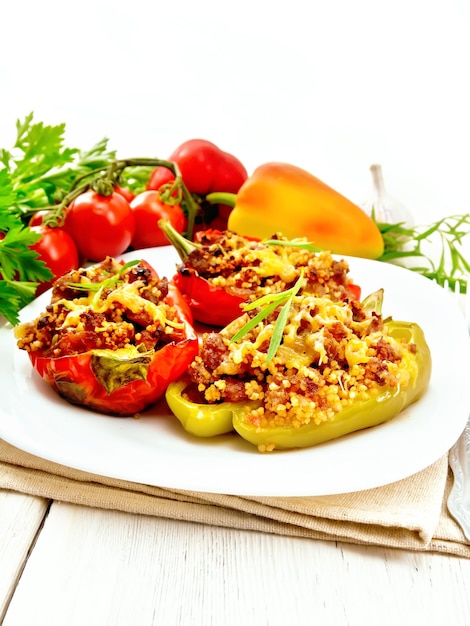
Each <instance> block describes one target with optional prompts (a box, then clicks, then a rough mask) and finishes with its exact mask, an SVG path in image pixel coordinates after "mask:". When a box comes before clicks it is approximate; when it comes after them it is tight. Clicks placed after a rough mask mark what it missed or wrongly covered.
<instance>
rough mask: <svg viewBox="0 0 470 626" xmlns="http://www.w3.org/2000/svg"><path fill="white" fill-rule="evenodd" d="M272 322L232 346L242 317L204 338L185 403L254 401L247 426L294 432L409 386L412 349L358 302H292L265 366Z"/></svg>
mask: <svg viewBox="0 0 470 626" xmlns="http://www.w3.org/2000/svg"><path fill="white" fill-rule="evenodd" d="M255 313H256V311H255ZM278 315H279V311H278V310H276V311H274V312H273V313H271V314H270V315H269V316H268V317H266V318H265V319H263V320H262V321H261V322H260V323H258V324H257V325H256V326H255V327H254V328H253V329H252V330H250V331H249V332H247V333H246V334H245V335H244V336H243V337H242V338H241V339H240V340H238V341H232V337H233V336H234V335H235V333H236V332H237V331H238V330H239V328H241V327H242V326H243V325H244V324H245V323H246V321H247V319H248V314H245V315H243V316H242V317H240V318H239V319H237V320H235V321H234V322H232V323H231V324H230V325H229V326H227V327H225V328H224V329H223V330H221V331H220V332H209V333H206V334H205V335H204V336H203V338H202V342H201V346H200V352H199V356H197V357H196V359H195V360H194V361H193V363H191V365H190V367H189V369H188V373H189V376H190V379H191V384H190V385H189V387H188V389H187V391H186V393H187V395H188V397H189V398H190V399H191V400H192V401H194V402H205V403H220V402H244V401H248V400H255V401H257V403H258V405H257V406H256V407H255V408H253V409H251V410H250V411H249V412H247V414H246V418H245V419H246V420H247V421H248V422H250V423H251V424H252V425H254V426H256V427H259V428H260V429H261V428H275V427H282V428H300V427H301V426H304V425H306V424H309V423H311V422H314V423H316V424H321V423H322V422H325V421H328V420H331V419H333V418H334V417H335V415H336V414H337V413H338V412H339V411H341V410H342V409H343V408H345V407H348V406H350V405H352V404H353V403H355V402H358V401H361V400H367V399H368V398H371V397H374V396H375V395H378V394H379V392H380V390H381V389H383V388H384V387H385V386H387V387H389V388H399V389H401V388H405V387H406V386H407V385H408V384H409V381H410V380H413V379H414V378H415V375H416V368H417V365H416V359H414V358H413V355H414V353H415V351H416V346H415V344H413V343H411V342H408V341H407V340H406V339H405V338H400V339H397V338H395V337H392V336H390V335H389V334H388V331H387V326H386V324H384V320H383V319H382V317H381V316H380V315H378V314H377V313H374V312H370V311H367V310H366V309H365V307H364V306H363V305H362V304H361V303H359V302H358V301H348V300H345V301H338V302H333V301H332V300H330V299H329V298H324V297H323V298H322V297H318V296H315V295H311V294H302V295H298V296H296V297H294V298H293V300H292V303H291V306H290V309H289V314H288V319H287V323H286V325H285V328H284V331H283V337H282V342H281V345H280V346H279V348H278V349H277V351H276V354H275V356H274V358H273V359H272V360H271V361H270V362H269V363H267V360H266V355H267V351H268V346H269V344H270V341H271V339H272V335H273V332H274V329H275V323H276V319H277V316H278Z"/></svg>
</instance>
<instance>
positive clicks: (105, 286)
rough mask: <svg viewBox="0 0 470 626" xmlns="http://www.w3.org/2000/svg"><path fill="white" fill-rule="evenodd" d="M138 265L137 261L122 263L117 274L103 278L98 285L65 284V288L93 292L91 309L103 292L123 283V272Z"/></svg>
mask: <svg viewBox="0 0 470 626" xmlns="http://www.w3.org/2000/svg"><path fill="white" fill-rule="evenodd" d="M139 263H141V261H140V260H139V259H137V260H134V261H127V263H124V265H123V266H122V267H121V268H120V269H119V271H118V272H116V274H113V275H112V276H110V277H109V278H105V279H104V280H102V281H100V282H98V283H72V282H69V283H67V287H70V289H76V290H78V291H86V292H88V293H93V292H94V293H95V295H94V297H93V302H92V307H95V306H96V305H97V304H98V302H99V301H100V299H101V296H102V295H103V292H104V291H108V290H110V289H114V288H115V287H116V286H117V285H118V284H119V283H120V282H123V281H122V280H121V278H122V275H123V274H124V272H126V271H127V270H128V269H130V268H131V267H134V266H136V265H138V264H139Z"/></svg>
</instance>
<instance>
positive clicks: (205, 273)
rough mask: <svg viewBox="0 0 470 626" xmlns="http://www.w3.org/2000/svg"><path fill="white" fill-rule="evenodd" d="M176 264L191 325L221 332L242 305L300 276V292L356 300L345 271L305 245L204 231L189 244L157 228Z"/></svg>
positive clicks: (356, 292) (167, 228) (343, 264)
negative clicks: (178, 260)
mask: <svg viewBox="0 0 470 626" xmlns="http://www.w3.org/2000/svg"><path fill="white" fill-rule="evenodd" d="M160 227H161V228H162V230H164V232H165V233H166V235H167V237H168V239H169V241H171V243H172V244H173V246H174V247H175V248H176V250H177V252H178V254H179V256H180V258H181V260H182V263H181V265H179V266H178V268H177V272H176V274H175V276H174V277H173V281H174V283H175V284H176V286H177V287H178V289H179V290H180V291H181V293H182V294H183V296H184V297H185V298H186V300H187V302H188V303H189V305H190V307H191V310H192V313H193V316H194V319H196V320H198V321H199V322H203V323H205V324H210V325H214V326H225V325H227V324H229V323H230V322H231V321H233V320H234V319H236V318H237V317H239V316H240V315H241V313H242V309H241V307H242V305H243V304H244V303H245V302H249V301H253V300H256V299H257V298H259V297H261V296H262V295H265V294H269V293H279V292H281V291H284V290H285V289H289V288H290V287H292V286H293V285H294V284H295V282H296V281H297V279H298V278H299V276H300V274H301V273H303V276H304V279H305V280H304V283H303V287H302V289H303V291H305V292H307V293H312V294H315V295H317V296H327V297H329V298H331V299H332V300H344V299H346V298H354V299H357V298H358V297H359V295H360V289H359V287H358V286H357V285H355V284H354V283H353V281H352V279H351V277H350V276H349V266H348V263H347V262H346V261H345V260H344V259H341V260H338V259H335V258H334V257H333V256H332V255H331V253H330V252H328V251H318V250H317V249H316V248H314V247H313V246H312V245H311V244H310V243H309V242H308V241H307V240H306V239H297V240H294V241H287V239H286V238H285V237H283V236H282V235H281V234H276V235H274V236H273V238H272V239H270V240H266V241H259V240H257V239H253V238H249V237H243V236H241V235H236V234H235V233H233V232H230V231H218V230H207V231H203V232H201V233H198V238H197V241H196V242H190V241H188V240H186V239H184V237H182V236H181V235H180V234H179V233H177V232H176V231H175V230H174V229H173V228H172V227H171V225H170V224H168V223H164V222H160Z"/></svg>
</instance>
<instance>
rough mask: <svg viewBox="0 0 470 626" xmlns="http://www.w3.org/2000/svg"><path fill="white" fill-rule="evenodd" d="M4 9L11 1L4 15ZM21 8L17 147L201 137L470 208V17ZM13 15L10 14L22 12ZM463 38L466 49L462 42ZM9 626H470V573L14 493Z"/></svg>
mask: <svg viewBox="0 0 470 626" xmlns="http://www.w3.org/2000/svg"><path fill="white" fill-rule="evenodd" d="M2 6H3V5H2ZM64 6H65V5H64V4H63V2H60V0H44V1H43V2H41V3H37V2H33V1H32V0H29V1H27V0H15V1H14V2H13V0H7V1H6V3H5V7H4V10H3V13H2V18H1V19H2V25H3V29H2V36H1V38H0V62H3V65H2V95H3V96H4V97H3V98H2V99H1V104H0V107H1V108H0V113H1V115H0V135H1V138H2V141H1V143H0V145H1V146H2V147H3V146H8V145H10V142H11V140H12V139H13V136H14V121H15V120H16V118H17V117H19V118H21V119H23V118H24V116H25V115H26V114H27V113H29V112H30V111H34V112H35V114H36V119H37V121H42V120H44V121H45V122H46V123H48V124H59V123H62V122H65V123H66V124H67V128H68V142H69V144H70V145H77V146H79V147H81V148H87V147H90V146H91V145H93V144H94V143H95V142H96V141H98V140H99V139H101V137H103V136H108V137H110V139H111V145H112V147H113V148H116V149H117V150H118V151H119V153H120V155H121V156H126V157H128V156H139V155H140V156H144V155H147V156H150V155H158V156H160V157H164V156H166V155H167V154H169V153H170V152H171V151H172V150H173V149H174V148H175V147H176V146H177V145H178V144H179V143H180V142H181V141H183V140H185V139H188V138H190V137H193V136H202V137H204V138H207V139H210V140H212V141H214V142H216V143H219V144H220V145H221V146H222V147H223V148H224V149H227V150H229V151H232V152H233V153H235V154H237V156H239V157H240V158H241V159H243V160H244V161H246V165H247V168H248V169H249V170H250V171H251V170H252V169H253V168H254V167H255V166H257V165H259V164H260V163H262V162H265V161H269V160H284V161H288V162H292V163H295V164H297V165H300V166H302V167H305V168H306V169H309V170H310V171H312V173H314V174H316V175H317V176H319V177H320V178H322V179H323V180H325V182H327V183H328V184H330V185H332V186H334V187H336V188H337V189H338V190H340V191H341V192H342V193H344V194H345V195H347V196H348V197H350V198H351V199H352V200H353V201H356V202H360V201H362V200H365V198H366V196H367V195H368V193H369V183H370V179H369V172H368V167H369V165H370V164H371V163H373V162H380V163H382V164H383V166H384V173H385V175H386V181H387V183H388V184H389V186H390V191H392V192H393V194H394V195H396V196H397V197H398V198H400V199H401V200H402V201H403V202H404V203H405V204H406V205H407V206H408V207H409V208H410V209H412V210H413V212H415V214H416V218H417V221H419V220H426V221H427V220H430V219H432V217H434V216H435V215H442V214H451V213H462V212H466V211H468V202H469V200H470V192H469V186H468V175H467V174H468V142H469V136H470V124H469V123H468V120H469V117H468V110H469V106H468V102H469V91H468V88H467V84H466V83H467V81H466V80H465V76H466V75H467V72H466V69H467V65H468V50H469V39H468V37H467V31H468V28H467V27H468V24H469V20H470V18H469V13H468V5H467V4H466V3H465V2H455V3H448V2H445V1H444V0H436V2H433V3H429V2H428V1H427V0H413V1H412V2H409V0H406V2H405V0H399V1H398V2H395V3H390V6H387V7H385V6H381V7H380V9H379V8H378V5H377V3H376V2H374V1H373V0H358V1H357V2H354V3H351V2H350V1H348V0H338V2H331V3H328V2H320V1H318V2H315V3H314V2H312V1H311V0H294V1H293V2H290V3H285V2H275V1H274V2H273V1H271V2H267V1H265V0H259V1H257V0H241V2H239V3H238V4H237V7H236V9H235V10H231V9H230V10H229V9H227V6H226V5H225V4H224V3H222V2H216V1H215V0H200V1H199V2H197V3H194V2H192V0H179V2H177V3H162V2H150V1H148V0H135V1H134V2H132V3H127V2H125V1H124V0H123V1H120V0H114V1H113V2H101V3H100V2H96V0H93V1H92V0H83V1H82V2H81V3H80V5H79V6H78V5H77V7H75V9H74V12H73V19H71V18H70V12H69V11H68V10H66V9H64ZM5 11H6V12H5ZM446 37H447V39H445V38H446ZM0 622H1V624H2V625H3V626H106V625H109V626H151V625H157V624H158V625H159V626H160V625H163V626H173V625H190V626H198V625H204V626H210V625H211V624H214V625H217V626H232V625H237V626H238V625H244V626H249V625H251V624H255V625H256V626H258V625H259V626H263V625H268V626H273V625H274V626H276V625H278V624H280V625H284V624H292V625H293V626H303V625H307V624H308V625H310V624H312V625H313V624H315V625H319V626H329V625H330V624H331V625H332V626H343V625H344V626H346V625H347V626H356V625H357V626H364V625H366V626H367V625H369V624H370V625H374V626H375V625H379V624H380V625H381V626H383V625H385V626H386V625H389V624H390V625H392V624H393V625H394V626H395V625H400V626H407V625H411V624H413V626H415V625H416V626H420V625H421V624H426V625H431V626H432V625H434V624H436V625H437V624H439V625H440V624H445V625H448V626H468V625H469V624H470V560H460V559H458V558H455V557H446V556H437V555H429V554H416V553H410V552H400V551H393V550H389V549H379V548H377V549H374V548H365V547H357V546H352V545H346V544H336V543H333V542H321V541H309V540H303V539H293V538H283V537H278V536H270V535H265V534H257V533H255V532H241V531H235V530H227V529H222V528H214V527H209V526H202V525H197V524H191V523H185V522H177V521H169V520H165V519H158V518H147V517H139V516H137V515H130V514H124V513H114V512H108V511H101V510H95V509H91V508H85V507H80V506H75V505H70V504H64V503H60V502H49V501H47V500H44V499H41V498H36V497H29V496H26V495H22V494H18V493H10V492H1V491H0Z"/></svg>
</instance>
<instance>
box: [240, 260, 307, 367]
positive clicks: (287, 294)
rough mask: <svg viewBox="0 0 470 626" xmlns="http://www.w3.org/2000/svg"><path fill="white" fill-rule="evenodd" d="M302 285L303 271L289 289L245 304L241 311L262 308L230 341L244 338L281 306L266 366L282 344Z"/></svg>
mask: <svg viewBox="0 0 470 626" xmlns="http://www.w3.org/2000/svg"><path fill="white" fill-rule="evenodd" d="M303 283H304V276H303V271H302V272H301V274H300V276H299V278H298V279H297V282H296V283H295V285H294V286H293V287H291V288H290V289H286V290H285V291H281V292H279V293H268V294H266V295H264V296H261V298H258V299H257V300H254V301H253V302H250V303H248V304H245V305H244V306H243V310H244V311H245V312H248V311H253V310H254V309H257V308H259V307H262V308H261V310H260V311H259V312H258V313H257V314H256V315H255V316H254V317H252V318H251V319H250V320H248V322H247V323H246V324H244V325H243V326H242V327H241V328H240V329H239V330H238V331H237V332H236V333H235V334H234V335H233V337H232V338H231V340H230V341H232V342H236V341H239V340H240V339H242V338H243V337H245V335H247V334H248V333H249V332H250V331H251V330H252V329H253V328H255V326H257V325H258V324H259V323H260V322H262V321H263V320H264V319H266V318H267V317H268V316H269V315H270V314H271V313H272V312H273V311H275V310H276V309H277V308H278V307H280V306H282V309H281V312H280V313H279V315H278V317H277V319H276V323H275V325H274V329H273V334H272V336H271V341H270V342H269V348H268V352H267V354H266V365H268V364H269V363H270V361H271V360H272V358H273V357H274V355H275V354H276V352H277V350H278V348H279V346H280V345H281V342H282V337H283V335H284V329H285V327H286V324H287V320H288V318H289V311H290V307H291V305H292V301H293V299H294V297H295V296H296V295H297V294H298V292H299V291H300V289H301V287H302V286H303Z"/></svg>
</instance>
